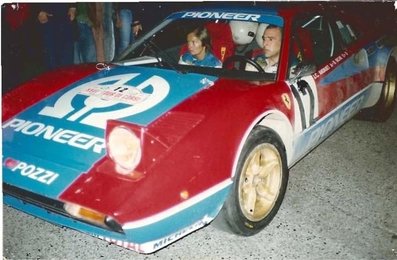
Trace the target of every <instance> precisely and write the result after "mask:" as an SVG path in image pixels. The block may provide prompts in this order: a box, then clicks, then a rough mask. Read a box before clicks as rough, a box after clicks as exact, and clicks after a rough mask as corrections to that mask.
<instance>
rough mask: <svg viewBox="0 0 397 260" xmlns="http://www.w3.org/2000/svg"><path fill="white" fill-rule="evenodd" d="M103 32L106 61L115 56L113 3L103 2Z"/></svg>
mask: <svg viewBox="0 0 397 260" xmlns="http://www.w3.org/2000/svg"><path fill="white" fill-rule="evenodd" d="M103 8H104V9H103V16H104V18H103V32H104V51H105V61H107V62H109V61H112V60H113V58H114V49H115V43H114V29H113V18H112V16H113V9H112V3H108V2H105V3H103Z"/></svg>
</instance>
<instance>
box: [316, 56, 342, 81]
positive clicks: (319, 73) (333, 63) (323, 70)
mask: <svg viewBox="0 0 397 260" xmlns="http://www.w3.org/2000/svg"><path fill="white" fill-rule="evenodd" d="M348 56H349V53H348V52H347V51H344V52H342V53H341V54H340V55H338V56H337V57H335V58H334V59H333V60H332V61H330V62H329V63H328V64H326V65H325V66H324V67H322V68H321V69H319V70H318V71H317V72H315V73H314V74H313V78H314V79H318V78H319V77H321V76H323V75H324V74H326V73H327V72H328V71H330V70H331V69H333V68H334V67H336V66H337V65H339V64H340V63H341V62H343V61H344V60H345V59H346V58H347V57H348Z"/></svg>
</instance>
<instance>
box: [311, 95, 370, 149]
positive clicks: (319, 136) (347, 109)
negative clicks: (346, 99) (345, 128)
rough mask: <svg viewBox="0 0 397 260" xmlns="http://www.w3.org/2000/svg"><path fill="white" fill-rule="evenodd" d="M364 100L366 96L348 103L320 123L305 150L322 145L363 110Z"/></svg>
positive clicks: (312, 133) (313, 131)
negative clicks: (323, 141) (328, 137)
mask: <svg viewBox="0 0 397 260" xmlns="http://www.w3.org/2000/svg"><path fill="white" fill-rule="evenodd" d="M364 100H365V96H364V95H362V96H360V97H359V98H357V99H355V100H353V101H352V102H350V103H347V104H346V105H345V106H344V107H342V108H341V109H339V110H338V111H337V112H336V113H335V114H334V115H332V116H330V117H328V118H327V119H325V120H323V121H322V122H321V123H319V125H318V127H316V128H314V129H313V130H312V131H310V132H309V138H308V142H307V143H306V148H305V149H304V150H306V149H309V148H310V147H313V146H315V145H317V144H318V143H320V142H321V141H322V140H324V139H325V138H326V137H327V136H329V135H330V134H331V133H333V132H334V131H335V130H336V129H337V128H338V127H339V126H341V125H342V124H343V123H344V122H346V121H347V120H348V119H350V118H351V117H352V116H353V115H355V114H356V113H357V112H358V111H359V110H360V109H361V107H362V105H363V103H364Z"/></svg>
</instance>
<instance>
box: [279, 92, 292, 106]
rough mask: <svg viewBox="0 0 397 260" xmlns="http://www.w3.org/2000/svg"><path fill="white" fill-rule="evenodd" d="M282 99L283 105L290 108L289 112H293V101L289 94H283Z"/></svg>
mask: <svg viewBox="0 0 397 260" xmlns="http://www.w3.org/2000/svg"><path fill="white" fill-rule="evenodd" d="M281 99H282V100H283V103H284V105H285V106H286V107H287V108H288V110H291V100H290V98H289V96H288V94H287V93H284V94H282V95H281Z"/></svg>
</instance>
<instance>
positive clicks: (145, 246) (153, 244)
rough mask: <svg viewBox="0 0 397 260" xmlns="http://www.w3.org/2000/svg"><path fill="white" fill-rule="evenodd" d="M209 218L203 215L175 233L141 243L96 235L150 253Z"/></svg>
mask: <svg viewBox="0 0 397 260" xmlns="http://www.w3.org/2000/svg"><path fill="white" fill-rule="evenodd" d="M211 220H212V218H210V217H208V216H204V218H203V219H201V220H199V221H197V222H195V223H194V224H192V225H190V226H187V227H185V228H183V229H181V230H179V231H177V232H175V233H172V234H170V235H168V236H166V237H163V238H161V239H158V240H154V241H150V242H146V243H142V244H137V243H132V242H128V241H123V240H119V239H113V238H109V237H105V236H98V238H100V239H102V240H105V241H107V242H109V243H113V244H116V245H118V246H121V247H124V248H127V249H130V250H134V251H137V252H139V253H151V252H154V251H156V250H159V249H161V248H163V247H165V246H167V245H169V244H171V243H173V242H175V241H176V240H178V239H181V238H182V237H184V236H186V235H187V234H189V233H191V232H193V231H195V230H197V229H199V228H201V227H203V226H205V225H206V224H208V223H209V222H211Z"/></svg>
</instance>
